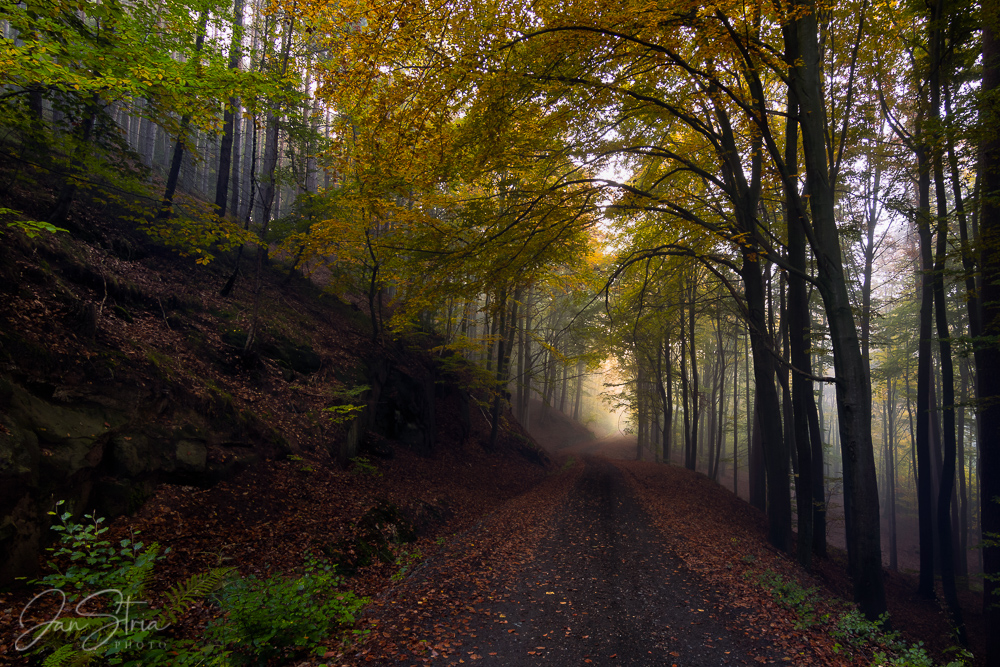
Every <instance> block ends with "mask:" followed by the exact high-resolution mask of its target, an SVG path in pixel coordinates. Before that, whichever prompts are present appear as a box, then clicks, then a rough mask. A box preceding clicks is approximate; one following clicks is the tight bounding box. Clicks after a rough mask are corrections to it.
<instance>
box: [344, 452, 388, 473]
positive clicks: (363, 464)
mask: <svg viewBox="0 0 1000 667" xmlns="http://www.w3.org/2000/svg"><path fill="white" fill-rule="evenodd" d="M351 463H352V464H353V466H354V467H353V468H351V472H353V473H354V474H356V475H372V476H373V477H381V476H382V473H381V472H379V469H378V468H377V467H375V464H374V463H372V462H371V460H370V459H368V457H366V456H355V457H354V458H353V459H351Z"/></svg>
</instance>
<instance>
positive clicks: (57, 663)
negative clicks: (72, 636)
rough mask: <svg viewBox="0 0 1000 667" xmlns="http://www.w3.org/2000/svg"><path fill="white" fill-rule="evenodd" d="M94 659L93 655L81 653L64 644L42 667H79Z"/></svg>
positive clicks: (70, 645)
mask: <svg viewBox="0 0 1000 667" xmlns="http://www.w3.org/2000/svg"><path fill="white" fill-rule="evenodd" d="M91 658H93V654H92V653H87V652H86V651H79V650H77V649H76V648H74V646H73V645H72V644H63V645H62V646H60V647H59V648H58V649H56V650H55V652H53V653H52V654H51V655H50V656H49V657H47V658H46V659H45V662H43V663H42V667H79V666H82V665H86V664H88V663H89V662H90V661H91Z"/></svg>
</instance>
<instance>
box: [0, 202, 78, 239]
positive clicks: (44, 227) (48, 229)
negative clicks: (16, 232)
mask: <svg viewBox="0 0 1000 667" xmlns="http://www.w3.org/2000/svg"><path fill="white" fill-rule="evenodd" d="M20 215H22V214H21V212H20V211H15V210H14V209H12V208H4V207H2V206H0V217H9V216H20ZM7 227H11V228H13V229H20V230H21V231H22V232H24V234H25V236H27V237H28V238H29V239H33V238H35V237H36V236H40V235H41V234H55V233H56V232H65V231H67V230H65V229H63V228H62V227H56V226H55V225H53V224H51V223H48V222H42V221H39V220H14V221H13V222H8V223H7Z"/></svg>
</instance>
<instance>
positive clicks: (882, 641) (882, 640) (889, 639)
mask: <svg viewBox="0 0 1000 667" xmlns="http://www.w3.org/2000/svg"><path fill="white" fill-rule="evenodd" d="M888 620H889V615H888V614H887V613H886V614H882V616H880V617H879V619H878V620H877V621H869V620H868V619H867V618H865V616H864V614H862V613H861V612H860V611H858V610H857V609H851V610H850V611H848V612H847V613H845V614H844V615H843V616H841V617H840V619H839V620H838V621H837V624H836V627H835V628H834V629H833V630H832V631H831V632H830V635H831V636H832V637H833V638H834V639H836V640H837V643H836V644H834V651H835V652H838V653H840V652H853V651H855V650H857V651H863V650H866V649H867V650H870V651H871V652H872V663H871V664H873V665H878V666H879V667H935V663H934V660H933V659H932V658H931V656H930V655H929V654H928V653H927V649H926V648H924V643H923V642H917V643H916V644H909V643H907V642H906V641H905V640H903V639H902V637H901V636H900V634H899V632H895V631H890V630H887V629H886V628H887V627H888ZM948 651H949V652H951V653H954V654H955V659H954V660H951V661H950V662H948V663H947V664H946V665H944V667H964V666H965V665H966V664H968V662H969V661H970V660H971V659H972V654H970V653H969V652H968V651H966V650H965V649H963V648H960V647H952V648H951V649H949V650H948Z"/></svg>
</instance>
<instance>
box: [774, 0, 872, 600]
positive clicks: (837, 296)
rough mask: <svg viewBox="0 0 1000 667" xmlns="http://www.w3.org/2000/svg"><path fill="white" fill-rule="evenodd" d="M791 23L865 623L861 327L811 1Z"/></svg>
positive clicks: (866, 439) (851, 547)
mask: <svg viewBox="0 0 1000 667" xmlns="http://www.w3.org/2000/svg"><path fill="white" fill-rule="evenodd" d="M800 5H801V6H802V8H803V9H805V10H806V13H805V14H804V15H801V16H798V17H797V18H796V19H795V20H794V22H793V25H794V30H789V31H788V32H787V34H789V35H791V34H792V33H794V36H795V48H794V53H795V54H796V55H797V57H796V58H795V60H793V61H791V62H793V63H795V65H794V66H793V67H792V70H793V74H792V76H791V80H792V85H793V86H794V88H795V91H796V95H797V98H798V102H799V112H800V113H799V123H800V125H801V129H802V152H803V157H804V158H805V167H806V174H807V178H808V182H809V208H810V211H811V213H812V229H811V231H812V235H811V238H810V241H811V244H812V248H813V254H814V255H815V257H816V265H817V274H818V275H817V279H816V284H817V287H818V289H819V292H820V296H821V297H822V298H823V304H824V307H825V310H826V313H827V319H828V321H829V326H830V341H831V344H832V347H833V358H834V372H835V374H836V377H837V383H836V391H837V404H838V408H839V409H838V422H839V426H840V440H841V452H842V461H843V467H844V509H845V523H846V533H847V552H848V570H849V572H850V574H851V579H852V583H853V588H854V598H855V601H856V602H857V603H858V605H859V607H860V608H861V611H862V612H863V613H864V614H865V616H866V617H867V618H869V619H870V620H875V619H877V618H878V617H879V616H880V615H881V614H882V613H884V612H885V610H886V602H885V588H884V584H883V581H882V548H881V529H880V525H879V523H880V522H879V513H878V512H877V511H875V509H876V508H877V507H878V502H879V498H878V479H877V477H876V469H875V452H874V445H873V442H872V433H871V421H872V419H871V382H870V377H869V374H868V372H867V369H866V368H865V364H864V359H863V358H862V356H861V346H860V342H859V339H858V330H857V326H856V325H855V321H854V313H853V310H852V304H851V300H850V296H849V294H848V291H847V282H848V281H847V279H846V278H847V277H846V275H845V274H844V263H843V259H842V257H841V251H840V234H839V231H838V229H837V221H836V216H835V214H834V204H835V192H834V189H835V183H834V182H833V180H832V178H831V174H830V166H829V164H828V162H827V159H828V158H827V145H826V132H827V125H826V104H825V99H824V93H823V82H822V77H821V71H822V62H821V55H820V49H819V39H818V35H819V27H818V23H817V11H818V10H817V7H816V5H815V2H814V1H813V0H806V1H805V2H801V3H800Z"/></svg>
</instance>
